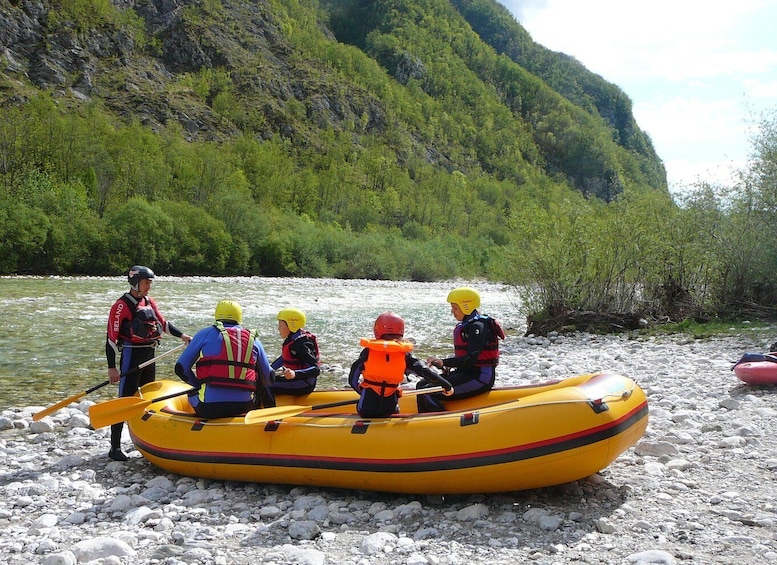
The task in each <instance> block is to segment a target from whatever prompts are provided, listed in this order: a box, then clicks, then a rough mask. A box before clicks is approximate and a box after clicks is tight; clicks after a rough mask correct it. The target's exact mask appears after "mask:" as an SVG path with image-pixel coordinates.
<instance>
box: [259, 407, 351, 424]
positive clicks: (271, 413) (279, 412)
mask: <svg viewBox="0 0 777 565" xmlns="http://www.w3.org/2000/svg"><path fill="white" fill-rule="evenodd" d="M354 404H356V401H354ZM312 409H313V407H312V406H297V405H290V406H276V407H275V408H260V409H258V410H251V411H250V412H248V413H247V414H246V415H245V423H246V424H263V423H265V422H270V421H271V420H280V419H281V418H291V417H292V416H296V415H297V414H302V413H303V412H307V411H308V410H312Z"/></svg>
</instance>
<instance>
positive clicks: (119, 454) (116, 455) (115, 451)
mask: <svg viewBox="0 0 777 565" xmlns="http://www.w3.org/2000/svg"><path fill="white" fill-rule="evenodd" d="M108 457H110V458H111V459H113V460H114V461H126V460H127V456H126V455H124V452H123V451H122V450H121V447H111V450H110V451H109V452H108Z"/></svg>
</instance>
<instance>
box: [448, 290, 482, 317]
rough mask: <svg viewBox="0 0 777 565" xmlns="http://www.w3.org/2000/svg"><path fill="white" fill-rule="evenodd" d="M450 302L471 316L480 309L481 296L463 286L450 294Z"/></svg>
mask: <svg viewBox="0 0 777 565" xmlns="http://www.w3.org/2000/svg"><path fill="white" fill-rule="evenodd" d="M448 302H450V303H451V304H456V305H458V307H459V308H461V311H462V312H464V314H466V315H469V314H472V311H473V310H475V309H477V308H479V307H480V294H478V291H476V290H474V289H472V288H469V287H466V286H463V287H460V288H455V289H453V290H452V291H450V292H449V293H448Z"/></svg>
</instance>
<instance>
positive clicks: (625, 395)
mask: <svg viewBox="0 0 777 565" xmlns="http://www.w3.org/2000/svg"><path fill="white" fill-rule="evenodd" d="M636 387H637V383H636V382H633V384H632V387H631V389H629V390H624V391H623V392H622V393H620V394H607V395H605V396H602V397H600V398H579V399H575V400H573V399H569V400H553V401H547V402H536V403H533V404H526V403H522V402H520V401H521V400H523V399H522V398H518V399H517V400H518V402H515V401H509V402H507V403H505V404H510V406H507V405H504V406H500V407H495V408H493V409H491V408H490V407H489V410H488V412H487V413H484V412H483V411H482V409H481V410H457V411H455V412H439V413H437V414H433V415H432V414H429V415H428V416H425V417H424V418H423V420H422V421H424V422H428V421H429V420H443V419H446V418H456V419H459V418H460V417H461V414H462V413H473V412H478V413H479V414H480V416H481V417H483V416H487V415H488V414H498V413H501V412H509V411H511V410H520V409H522V408H535V407H537V406H553V405H557V404H558V405H560V404H582V403H589V402H605V401H606V400H612V401H626V400H628V399H629V398H631V395H632V394H634V389H635V388H636ZM146 413H147V414H148V415H151V416H155V415H159V414H160V413H159V412H157V411H156V410H147V411H146ZM303 414H304V413H303ZM407 415H408V416H410V415H415V414H414V413H408V414H407ZM164 416H165V418H169V419H170V420H174V421H181V422H187V423H188V422H191V419H192V416H179V415H177V414H164ZM297 416H298V415H295V416H291V417H289V418H296V417H297ZM321 416H323V414H322V415H321ZM354 416H358V414H354ZM360 419H362V420H365V419H366V420H369V421H370V425H371V426H380V425H385V424H389V423H392V422H396V421H397V420H392V419H390V418H375V419H370V418H361V417H360ZM238 420H239V421H237V422H214V421H211V420H208V421H205V422H203V425H206V426H235V425H240V426H244V425H245V424H244V423H243V420H242V419H238ZM273 421H283V424H284V426H302V427H311V428H352V427H353V422H343V423H340V424H323V423H309V422H293V421H289V420H287V419H283V418H278V420H273ZM403 421H405V422H408V423H409V422H410V421H411V420H409V419H405V420H403Z"/></svg>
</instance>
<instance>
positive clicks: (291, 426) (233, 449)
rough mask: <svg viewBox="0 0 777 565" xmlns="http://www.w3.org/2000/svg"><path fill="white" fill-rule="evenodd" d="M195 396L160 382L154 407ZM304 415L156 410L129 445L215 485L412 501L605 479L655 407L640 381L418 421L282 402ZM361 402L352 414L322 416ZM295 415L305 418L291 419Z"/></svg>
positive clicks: (522, 398) (567, 390)
mask: <svg viewBox="0 0 777 565" xmlns="http://www.w3.org/2000/svg"><path fill="white" fill-rule="evenodd" d="M186 388H188V387H187V386H186V385H185V384H183V383H181V382H173V381H157V382H154V383H150V384H148V385H146V386H145V387H143V388H142V389H141V390H140V392H139V393H138V395H139V396H140V397H142V398H143V399H145V400H153V399H155V398H160V397H162V396H167V395H170V394H174V393H176V392H178V391H183V390H185V389H186ZM278 400H279V408H276V409H270V410H274V411H275V412H267V414H270V415H272V414H273V413H276V412H282V411H283V409H282V408H281V406H282V405H283V404H284V403H286V404H294V405H303V406H298V408H299V410H294V409H292V410H290V411H289V412H290V414H292V415H286V416H285V417H282V419H271V418H266V419H267V420H268V421H260V422H258V423H247V422H252V421H254V420H256V419H259V420H262V418H257V416H262V414H263V413H262V412H257V411H253V412H251V413H249V415H248V417H243V416H240V417H235V418H223V419H217V420H209V421H205V420H200V419H198V418H197V417H196V416H193V415H192V414H191V413H190V409H189V406H188V402H187V400H186V397H185V396H177V397H174V398H170V399H167V400H161V401H159V402H151V403H150V405H149V406H147V407H146V408H145V410H143V411H141V412H140V413H139V415H137V416H135V417H133V418H131V419H130V420H128V425H129V430H130V434H131V437H132V441H133V442H134V443H135V445H136V447H137V449H138V450H139V451H140V452H141V453H142V454H143V456H144V457H146V459H148V460H149V461H150V462H152V463H153V464H154V465H156V466H158V467H160V468H161V469H164V470H165V471H169V472H172V473H177V474H179V475H187V476H195V477H205V478H211V479H223V480H235V481H249V482H258V483H277V484H289V485H316V486H325V487H340V488H349V489H364V490H373V491H386V492H397V493H408V494H457V493H478V492H509V491H515V490H522V489H531V488H539V487H545V486H551V485H558V484H563V483H567V482H571V481H575V480H578V479H582V478H585V477H587V476H589V475H591V474H594V473H596V472H598V471H600V470H601V469H603V468H605V467H606V466H607V465H609V464H610V463H611V462H612V461H614V460H615V458H617V457H618V456H619V455H620V454H621V453H622V452H623V451H625V450H626V449H628V448H629V447H631V446H633V445H634V444H635V443H636V442H637V441H638V440H639V438H640V437H641V436H642V434H643V433H644V432H645V429H646V427H647V424H648V404H647V399H646V397H645V394H644V392H643V391H642V389H641V388H640V387H639V386H638V385H637V384H636V383H635V382H634V381H633V380H631V379H629V378H626V377H623V376H620V375H617V374H613V373H596V374H587V375H581V376H577V377H572V378H569V379H564V380H561V381H554V382H550V383H544V384H541V385H536V386H535V385H532V386H519V387H505V388H497V389H494V390H493V391H491V392H490V393H488V394H483V395H480V396H477V397H474V398H471V399H467V400H456V401H448V402H446V408H447V411H446V412H439V413H430V414H418V413H417V412H416V408H415V406H416V401H415V398H413V397H412V396H406V397H403V398H402V399H401V401H400V408H401V414H400V415H397V416H393V417H391V418H377V419H364V418H361V417H359V416H358V415H357V414H356V413H355V412H354V409H355V400H356V394H355V393H354V392H353V391H318V392H313V393H312V394H310V395H308V396H304V397H288V396H286V397H279V399H278ZM346 401H353V403H352V404H349V405H345V406H334V407H328V408H327V407H324V406H322V405H326V404H332V403H338V402H339V403H342V402H346ZM296 412H299V413H297V414H296V415H294V414H295V413H296Z"/></svg>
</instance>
